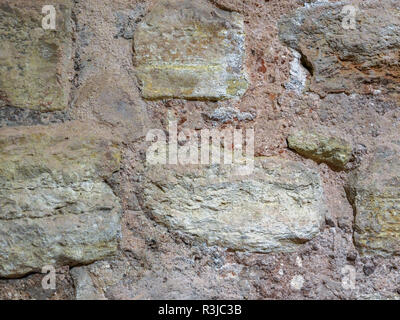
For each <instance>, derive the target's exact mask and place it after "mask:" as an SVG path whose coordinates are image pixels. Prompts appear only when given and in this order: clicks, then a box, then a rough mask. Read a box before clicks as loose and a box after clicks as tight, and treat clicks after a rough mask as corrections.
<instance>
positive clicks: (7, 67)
mask: <svg viewBox="0 0 400 320" xmlns="http://www.w3.org/2000/svg"><path fill="white" fill-rule="evenodd" d="M47 4H48V3H47V2H46V1H43V0H39V1H22V0H17V1H15V0H12V1H9V0H4V1H2V2H1V3H0V16H1V19H0V43H1V47H0V107H2V106H12V107H19V108H29V109H34V110H41V111H54V110H62V109H65V108H66V107H67V105H68V99H69V92H70V83H69V80H70V76H71V72H73V71H74V70H73V61H72V25H71V8H72V4H71V1H70V0H56V1H52V2H51V4H52V5H54V7H55V9H56V30H44V29H43V28H42V19H43V18H44V17H45V14H42V7H43V6H44V5H47Z"/></svg>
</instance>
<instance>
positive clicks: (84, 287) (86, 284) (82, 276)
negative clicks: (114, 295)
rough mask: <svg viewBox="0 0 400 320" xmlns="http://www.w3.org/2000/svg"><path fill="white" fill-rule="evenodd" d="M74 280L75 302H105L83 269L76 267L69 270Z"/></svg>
mask: <svg viewBox="0 0 400 320" xmlns="http://www.w3.org/2000/svg"><path fill="white" fill-rule="evenodd" d="M71 276H72V279H73V280H74V286H75V299H76V300H105V297H104V295H103V294H102V293H100V292H98V290H97V289H96V288H95V286H94V284H93V280H92V277H91V276H90V274H89V272H88V271H87V269H86V268H85V267H76V268H73V269H72V270H71Z"/></svg>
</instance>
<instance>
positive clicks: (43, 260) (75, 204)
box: [0, 122, 121, 277]
mask: <svg viewBox="0 0 400 320" xmlns="http://www.w3.org/2000/svg"><path fill="white" fill-rule="evenodd" d="M69 126H73V127H74V129H73V130H71V129H69V128H67V126H65V125H61V126H57V127H39V126H38V127H34V128H24V129H21V128H19V129H10V128H7V129H1V133H0V277H18V276H22V275H24V274H26V273H29V272H35V271H41V268H42V267H43V266H46V265H54V266H60V265H76V264H85V263H90V262H92V261H95V260H98V259H101V258H103V257H106V256H108V255H110V254H113V253H115V251H116V250H117V245H118V239H119V233H120V224H119V219H120V211H121V207H120V204H119V200H118V198H117V197H116V196H115V195H114V193H113V191H112V189H111V188H110V187H109V186H108V184H106V183H105V182H104V179H106V178H107V177H109V176H110V175H111V174H112V172H115V171H116V170H118V169H119V157H120V156H119V151H118V149H117V148H116V146H115V145H114V144H113V143H111V142H109V141H108V140H106V139H101V138H98V137H97V136H96V134H95V133H94V132H93V133H91V132H90V130H91V129H92V128H90V129H89V128H88V126H87V125H84V124H80V123H76V122H73V123H69Z"/></svg>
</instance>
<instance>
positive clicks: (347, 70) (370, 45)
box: [280, 0, 400, 95]
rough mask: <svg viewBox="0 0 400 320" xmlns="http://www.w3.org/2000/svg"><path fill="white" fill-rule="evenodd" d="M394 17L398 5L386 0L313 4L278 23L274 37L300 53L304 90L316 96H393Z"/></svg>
mask: <svg viewBox="0 0 400 320" xmlns="http://www.w3.org/2000/svg"><path fill="white" fill-rule="evenodd" d="M347 5H352V7H351V8H350V9H347V8H345V6H347ZM348 8H349V7H348ZM352 8H354V9H352ZM352 10H354V11H352ZM353 12H354V13H353ZM399 12H400V7H399V3H398V1H392V0H368V1H362V2H360V1H343V2H342V1H341V2H336V3H332V2H316V3H313V4H307V5H306V6H305V7H302V8H299V9H297V10H296V11H295V12H294V13H293V14H291V15H289V16H286V17H285V18H283V19H282V21H281V22H280V38H281V40H282V41H283V42H284V43H285V44H286V45H288V46H290V47H291V48H293V49H295V50H297V51H298V52H300V53H301V55H302V61H303V63H304V64H305V65H306V66H307V67H308V68H309V69H310V71H311V74H312V79H311V83H310V89H311V90H312V91H314V92H317V93H318V94H320V95H326V94H327V93H338V92H346V93H371V92H373V90H381V91H383V92H389V93H394V94H396V93H397V92H398V91H399V89H400V67H399V63H398V61H399V50H400V37H399V34H400V14H399ZM353 18H354V19H353Z"/></svg>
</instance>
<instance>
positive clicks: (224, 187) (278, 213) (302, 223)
mask: <svg viewBox="0 0 400 320" xmlns="http://www.w3.org/2000/svg"><path fill="white" fill-rule="evenodd" d="M232 170H233V169H232V167H229V166H219V165H216V166H211V167H196V168H195V167H183V168H175V169H173V168H169V169H168V168H166V167H164V166H159V167H157V166H150V167H149V168H148V173H147V179H148V182H147V183H146V184H145V190H144V195H143V205H144V208H145V209H146V210H148V211H149V212H150V213H151V214H152V215H153V216H154V217H155V219H156V220H157V221H159V222H161V223H163V224H165V225H167V226H168V227H169V228H171V230H175V231H182V232H185V233H186V234H190V235H192V236H195V237H196V238H198V239H200V241H205V242H207V243H208V244H210V245H220V246H223V247H227V248H230V249H233V250H243V251H250V252H272V251H292V250H295V249H296V248H297V247H298V245H299V244H301V243H304V242H306V241H308V240H310V239H312V238H313V237H315V236H316V235H317V234H318V233H319V231H320V227H321V225H322V223H323V221H324V218H325V214H326V206H325V201H324V195H323V189H322V185H321V179H320V176H319V174H318V173H317V172H316V171H313V170H311V169H308V168H307V167H305V166H304V165H302V164H301V163H298V162H293V161H287V160H282V159H277V158H267V159H263V160H257V161H256V165H255V168H254V171H253V173H252V174H251V175H248V176H235V175H232V173H233V172H232Z"/></svg>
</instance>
